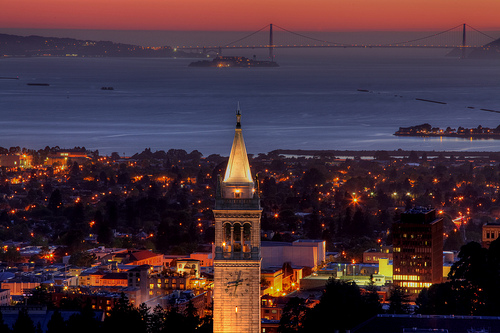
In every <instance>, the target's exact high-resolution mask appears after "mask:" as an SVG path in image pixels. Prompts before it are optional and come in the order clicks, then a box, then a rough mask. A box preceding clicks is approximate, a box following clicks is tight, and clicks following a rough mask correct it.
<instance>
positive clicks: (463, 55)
mask: <svg viewBox="0 0 500 333" xmlns="http://www.w3.org/2000/svg"><path fill="white" fill-rule="evenodd" d="M466 26H467V24H465V23H464V25H463V31H462V59H465V57H466V53H465V48H466V47H467V39H466V37H467V36H466V31H465V27H466Z"/></svg>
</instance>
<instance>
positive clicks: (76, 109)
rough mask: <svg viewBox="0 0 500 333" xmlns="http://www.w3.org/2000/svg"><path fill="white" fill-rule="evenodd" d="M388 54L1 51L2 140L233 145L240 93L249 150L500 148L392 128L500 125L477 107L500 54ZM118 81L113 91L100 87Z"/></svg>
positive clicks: (496, 93)
mask: <svg viewBox="0 0 500 333" xmlns="http://www.w3.org/2000/svg"><path fill="white" fill-rule="evenodd" d="M386 52H387V51H384V50H344V49H341V50H325V51H321V52H318V51H317V52H315V53H307V52H305V51H302V52H301V53H297V52H291V51H288V53H287V52H286V51H282V52H281V54H279V55H278V59H277V60H278V62H279V63H280V65H281V66H280V67H279V68H225V69H214V68H189V67H188V66H187V65H188V64H189V63H190V62H191V61H192V59H144V58H133V59H127V58H25V59H22V58H6V59H0V77H19V80H7V79H0V115H1V116H0V126H1V127H0V146H4V147H10V146H24V147H29V148H37V149H38V148H43V147H45V146H47V145H48V146H56V145H58V146H60V147H65V148H71V147H74V146H85V147H86V148H88V149H99V151H100V152H101V153H106V154H110V153H111V152H114V151H116V152H119V153H120V154H123V153H125V154H127V155H129V154H133V153H135V152H139V151H142V150H143V149H144V148H146V147H149V148H151V149H152V150H160V149H162V150H168V149H170V148H180V149H185V150H187V151H191V150H194V149H198V150H199V151H201V152H202V153H203V154H204V155H205V156H207V155H209V154H212V153H219V154H223V155H227V154H229V150H230V145H231V142H232V137H233V133H234V132H233V131H234V124H235V117H234V111H235V109H236V104H237V102H240V105H241V109H242V113H243V118H242V122H243V128H244V135H245V140H246V144H247V148H248V151H249V153H260V152H269V151H271V150H273V149H278V148H284V149H349V150H372V149H398V148H401V149H409V150H410V149H414V150H461V151H463V150H470V151H497V150H499V148H500V141H495V140H477V141H469V140H464V139H451V138H450V139H439V138H433V139H423V138H398V137H395V136H393V135H392V133H394V132H395V131H396V130H397V129H398V127H400V126H412V125H417V124H421V123H425V122H428V123H430V124H431V125H433V126H438V127H445V128H446V127H447V126H451V127H454V128H456V127H458V126H464V127H477V126H478V125H482V126H486V127H497V126H498V125H499V124H500V113H491V112H484V111H480V110H479V109H481V108H485V109H493V110H498V111H500V62H499V61H484V60H467V59H466V60H460V59H456V58H447V57H444V56H443V55H444V53H445V52H446V51H442V50H439V51H433V52H431V53H429V52H428V51H425V52H424V51H419V52H415V51H409V50H404V51H397V52H396V51H393V52H392V53H387V54H385V53H386ZM27 83H48V84H50V86H28V85H27ZM109 86H110V87H113V88H114V90H112V91H108V90H101V87H109ZM358 89H366V90H368V91H369V92H360V91H358ZM416 98H422V99H429V100H436V101H441V102H445V103H447V104H435V103H428V102H422V101H417V100H416ZM469 107H471V108H469ZM472 108H474V109H472Z"/></svg>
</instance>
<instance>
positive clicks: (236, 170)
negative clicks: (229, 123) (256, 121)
mask: <svg viewBox="0 0 500 333" xmlns="http://www.w3.org/2000/svg"><path fill="white" fill-rule="evenodd" d="M224 183H226V184H229V183H231V184H244V183H253V180H252V174H251V173H250V164H249V163H248V156H247V150H246V147H245V142H244V141H243V133H242V131H241V112H240V104H239V103H238V109H237V110H236V130H235V133H234V140H233V146H232V148H231V154H230V155H229V161H228V163H227V169H226V174H225V176H224Z"/></svg>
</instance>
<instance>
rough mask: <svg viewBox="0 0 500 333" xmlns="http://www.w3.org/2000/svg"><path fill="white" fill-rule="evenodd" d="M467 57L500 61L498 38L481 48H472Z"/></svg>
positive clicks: (499, 42)
mask: <svg viewBox="0 0 500 333" xmlns="http://www.w3.org/2000/svg"><path fill="white" fill-rule="evenodd" d="M468 57H469V58H476V59H500V38H499V39H496V40H494V41H493V42H491V43H488V44H486V45H484V46H483V47H477V48H474V49H473V50H472V52H471V53H470V54H469V55H468Z"/></svg>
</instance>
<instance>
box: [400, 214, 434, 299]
mask: <svg viewBox="0 0 500 333" xmlns="http://www.w3.org/2000/svg"><path fill="white" fill-rule="evenodd" d="M393 246H394V247H393V265H394V267H393V269H394V275H393V282H394V284H395V285H396V286H397V287H400V288H401V289H402V290H403V291H404V292H406V293H408V294H410V295H411V296H412V298H415V297H416V296H417V295H418V293H419V292H420V291H421V290H422V289H423V288H428V287H430V286H431V285H432V284H434V283H441V282H442V279H443V220H442V219H441V218H438V217H437V216H436V211H435V210H434V209H427V208H414V209H411V210H408V211H406V212H404V213H403V214H401V220H400V221H398V222H396V223H394V224H393Z"/></svg>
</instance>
